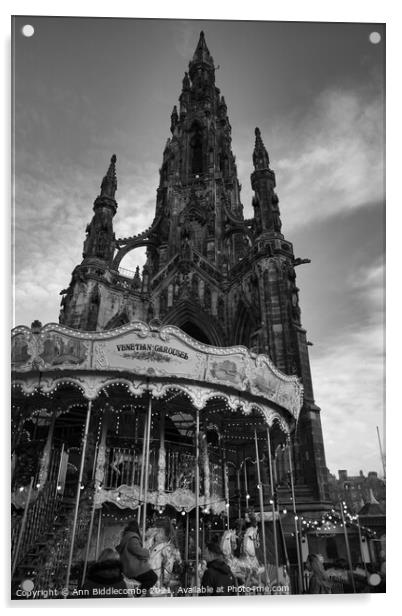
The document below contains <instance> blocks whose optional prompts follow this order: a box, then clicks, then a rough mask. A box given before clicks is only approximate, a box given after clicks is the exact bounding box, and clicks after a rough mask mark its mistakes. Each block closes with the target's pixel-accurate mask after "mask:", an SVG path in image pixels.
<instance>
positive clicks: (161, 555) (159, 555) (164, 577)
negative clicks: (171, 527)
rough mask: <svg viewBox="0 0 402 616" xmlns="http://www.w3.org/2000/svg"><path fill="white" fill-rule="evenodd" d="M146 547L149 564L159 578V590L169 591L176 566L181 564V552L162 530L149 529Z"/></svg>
mask: <svg viewBox="0 0 402 616" xmlns="http://www.w3.org/2000/svg"><path fill="white" fill-rule="evenodd" d="M144 546H145V547H146V548H147V549H148V550H149V563H150V565H151V567H152V569H153V570H154V571H155V573H156V575H157V576H158V580H157V582H156V584H155V586H156V587H157V588H158V589H162V588H165V589H168V588H169V587H170V582H171V581H172V578H173V577H174V574H173V568H174V564H175V563H178V564H181V562H182V559H181V555H180V551H179V550H178V549H177V548H176V547H175V546H174V545H173V543H172V541H171V539H168V538H167V537H166V534H165V532H164V530H163V529H161V528H155V527H153V528H149V529H148V530H147V533H146V537H145V542H144Z"/></svg>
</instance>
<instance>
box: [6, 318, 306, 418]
mask: <svg viewBox="0 0 402 616" xmlns="http://www.w3.org/2000/svg"><path fill="white" fill-rule="evenodd" d="M12 361H13V370H14V371H16V372H27V371H29V370H35V369H40V370H44V369H46V368H48V369H49V370H52V369H53V370H57V369H69V368H70V369H71V368H72V367H74V369H75V370H80V369H84V370H88V369H92V370H96V372H98V373H101V372H102V371H105V372H108V371H121V372H127V371H129V372H131V373H134V374H138V375H144V376H147V377H149V376H154V377H171V378H183V379H189V380H194V381H198V382H203V383H215V384H217V385H224V386H227V387H231V388H235V389H236V390H238V391H244V392H249V393H251V394H253V395H255V396H258V397H262V398H265V399H267V400H270V401H272V402H275V403H276V404H278V405H280V406H282V407H284V408H286V409H287V410H288V411H290V412H291V413H292V415H293V416H294V417H296V418H297V417H298V414H299V412H300V408H301V405H302V396H303V387H302V385H301V383H300V381H299V379H298V378H297V377H296V376H288V375H286V374H284V373H282V372H280V371H279V370H278V369H277V368H276V367H275V366H274V364H273V363H272V361H271V360H270V359H269V357H267V356H266V355H258V356H255V355H254V354H251V353H250V352H249V350H248V349H246V348H245V347H242V346H236V347H214V346H210V345H205V344H203V343H201V342H198V341H197V340H194V339H193V338H191V337H190V336H188V335H187V334H185V333H184V332H183V331H182V330H180V329H179V328H177V327H175V326H172V325H166V326H162V325H160V324H159V323H158V324H157V325H151V326H150V325H147V324H146V323H143V322H141V321H138V322H134V323H130V324H128V325H124V326H122V327H119V328H118V329H115V330H110V331H102V332H78V331H76V330H72V329H69V328H66V327H63V326H60V325H55V324H53V323H51V324H48V325H45V326H44V327H38V328H37V329H36V330H33V329H29V328H28V327H23V326H20V327H17V328H15V329H14V330H13V343H12Z"/></svg>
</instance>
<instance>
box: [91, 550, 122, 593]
mask: <svg viewBox="0 0 402 616" xmlns="http://www.w3.org/2000/svg"><path fill="white" fill-rule="evenodd" d="M82 588H83V590H86V591H89V596H90V597H95V598H96V597H103V598H104V597H113V598H114V597H116V596H117V597H125V596H126V594H125V593H123V590H124V589H125V588H127V586H126V583H125V581H124V578H123V573H122V566H121V562H120V560H119V556H118V554H116V552H115V550H113V549H112V548H106V549H105V550H103V552H102V553H101V555H100V556H99V558H98V560H97V562H95V563H92V565H91V566H90V567H89V569H88V573H87V576H86V578H85V582H84V585H83V587H82ZM114 589H117V590H116V592H109V591H113V590H114ZM119 591H121V592H119Z"/></svg>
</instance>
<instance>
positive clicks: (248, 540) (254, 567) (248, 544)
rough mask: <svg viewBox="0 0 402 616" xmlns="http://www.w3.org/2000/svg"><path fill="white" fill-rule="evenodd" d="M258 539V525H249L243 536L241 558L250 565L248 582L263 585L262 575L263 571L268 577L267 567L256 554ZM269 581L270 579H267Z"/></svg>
mask: <svg viewBox="0 0 402 616" xmlns="http://www.w3.org/2000/svg"><path fill="white" fill-rule="evenodd" d="M257 539H258V528H257V526H249V527H248V529H247V530H246V532H245V533H244V537H243V544H242V549H241V554H242V556H241V557H240V560H242V561H243V562H244V563H245V564H247V565H248V567H249V570H250V575H249V579H248V580H247V582H248V583H249V584H250V583H251V582H254V583H256V584H257V585H259V586H260V585H261V577H262V575H263V573H265V574H266V575H265V577H267V572H266V571H265V567H264V566H262V565H260V563H259V561H258V558H257V556H256V554H255V547H256V542H257ZM266 582H267V583H268V582H269V580H266Z"/></svg>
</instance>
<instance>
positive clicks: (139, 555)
mask: <svg viewBox="0 0 402 616" xmlns="http://www.w3.org/2000/svg"><path fill="white" fill-rule="evenodd" d="M116 550H117V551H118V553H119V555H120V560H121V564H122V568H123V573H124V575H125V576H126V577H127V578H129V579H134V580H137V582H140V584H141V590H146V591H149V589H150V588H152V586H154V585H155V584H156V582H157V580H158V576H157V575H156V573H155V571H154V570H153V569H152V568H151V565H150V564H149V551H148V550H147V549H145V548H143V547H142V540H141V535H140V529H139V526H138V522H137V521H136V520H132V521H131V522H129V524H128V526H126V528H125V529H124V531H123V534H122V537H121V541H120V544H119V545H118V546H116Z"/></svg>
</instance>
